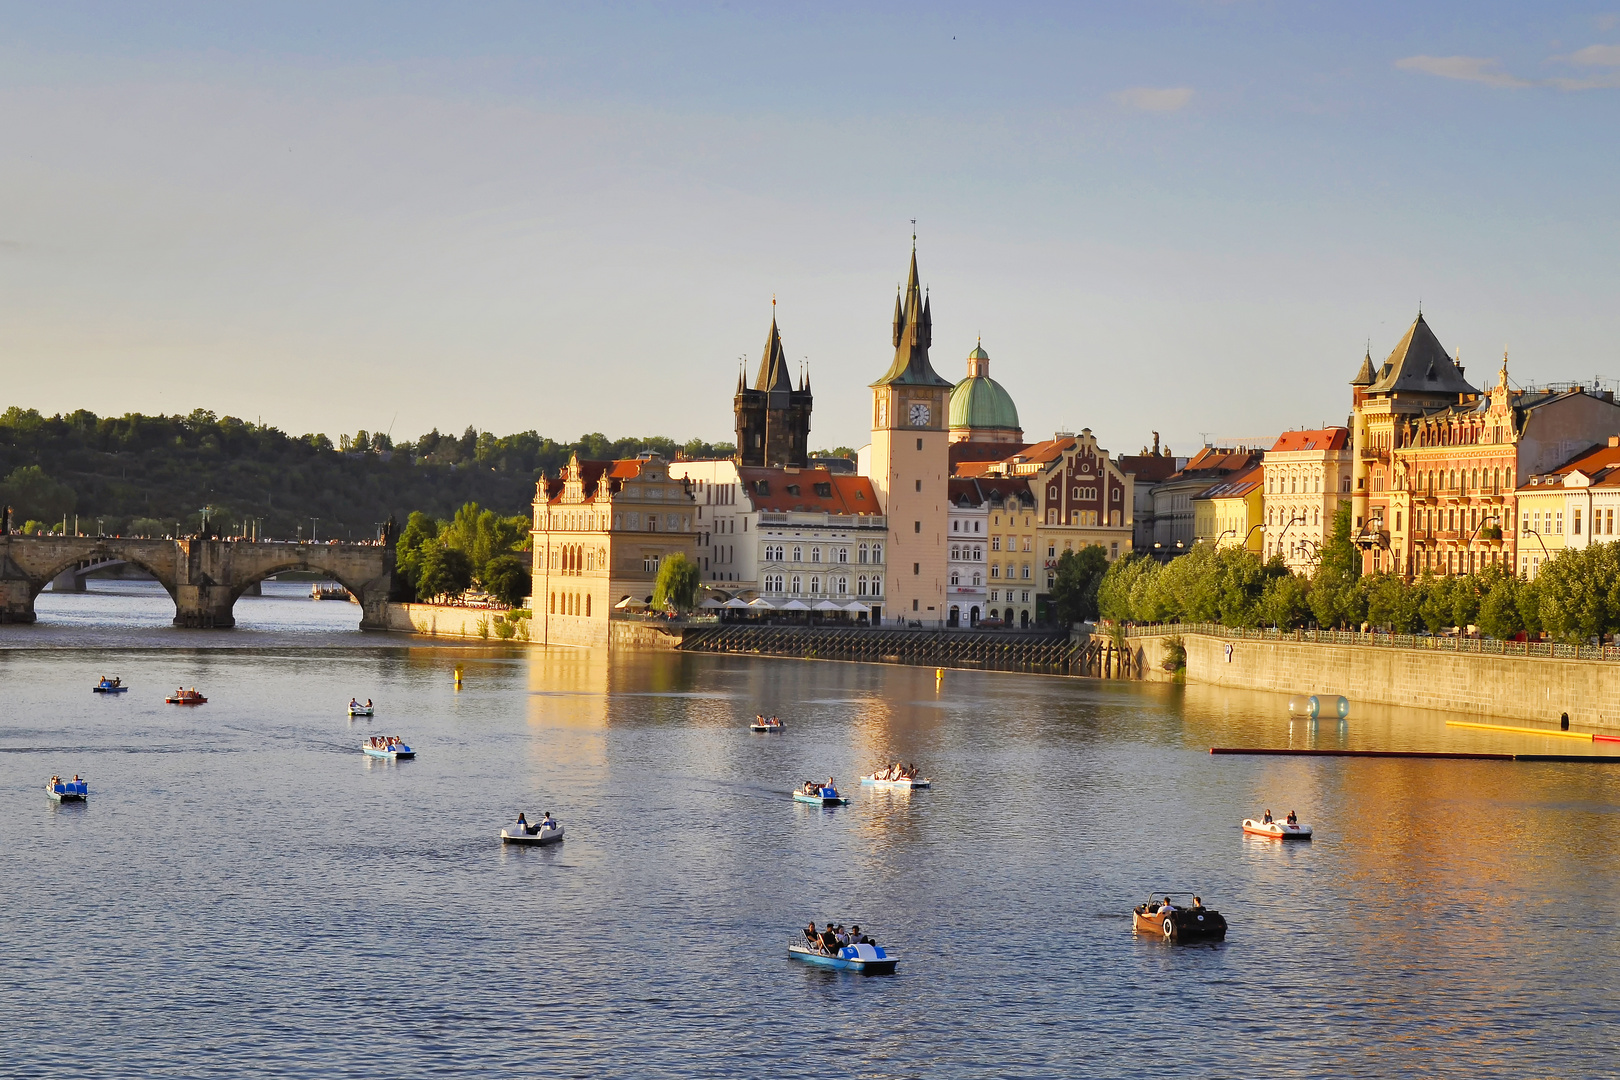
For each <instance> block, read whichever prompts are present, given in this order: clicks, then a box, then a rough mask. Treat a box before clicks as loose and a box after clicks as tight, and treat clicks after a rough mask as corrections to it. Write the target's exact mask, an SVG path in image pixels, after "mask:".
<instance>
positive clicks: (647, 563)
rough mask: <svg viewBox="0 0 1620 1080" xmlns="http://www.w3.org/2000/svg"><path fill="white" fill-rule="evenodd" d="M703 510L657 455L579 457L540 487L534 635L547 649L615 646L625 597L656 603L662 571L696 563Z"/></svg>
mask: <svg viewBox="0 0 1620 1080" xmlns="http://www.w3.org/2000/svg"><path fill="white" fill-rule="evenodd" d="M695 519H696V505H695V503H694V502H693V499H692V494H691V492H690V490H689V489H688V487H687V485H686V483H685V482H684V481H682V480H681V479H679V478H677V477H672V476H670V475H669V462H667V461H665V460H664V459H663V458H661V457H659V456H657V455H656V454H646V455H643V456H641V457H639V458H633V459H629V460H620V461H581V460H580V459H579V457H578V455H575V456H574V457H572V458H570V459H569V461H568V465H567V467H566V468H565V469H564V470H563V472H562V474H561V475H559V476H557V477H554V478H549V479H548V478H545V477H542V478H541V480H540V481H539V483H537V484H536V486H535V499H534V527H533V530H532V537H533V543H534V550H533V558H532V564H531V565H532V572H533V575H534V592H533V595H532V596H531V597H530V599H529V608H530V610H531V611H533V612H534V616H533V620H532V624H531V625H532V626H533V627H534V629H533V630H531V633H532V634H533V635H534V637H535V638H536V639H538V640H539V641H540V642H542V643H549V642H551V641H554V640H560V641H566V642H568V643H570V644H603V645H605V644H607V640H608V625H607V623H608V617H609V613H610V612H611V611H612V609H613V607H614V605H615V604H617V603H619V602H620V601H623V600H630V601H640V602H641V603H647V604H650V603H651V602H652V594H653V586H654V584H655V583H656V582H657V580H658V568H659V565H660V564H661V563H662V562H663V560H664V559H666V558H668V557H669V556H671V555H674V554H677V553H678V554H682V555H686V556H687V557H688V558H696V557H697V555H698V552H697V533H696V531H695V530H694V528H693V525H694V522H695Z"/></svg>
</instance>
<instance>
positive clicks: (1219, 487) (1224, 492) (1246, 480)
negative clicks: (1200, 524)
mask: <svg viewBox="0 0 1620 1080" xmlns="http://www.w3.org/2000/svg"><path fill="white" fill-rule="evenodd" d="M1264 481H1265V469H1264V468H1263V467H1262V466H1259V465H1255V466H1252V467H1251V468H1247V469H1244V470H1243V471H1242V472H1240V473H1236V474H1234V475H1232V476H1228V477H1226V478H1225V479H1223V480H1222V481H1221V482H1220V483H1218V484H1215V485H1214V486H1212V487H1208V488H1205V489H1204V490H1203V491H1201V492H1200V493H1198V494H1197V495H1195V496H1193V498H1195V499H1236V498H1240V497H1243V496H1247V495H1251V494H1253V493H1254V491H1255V489H1256V488H1258V487H1259V486H1260V485H1261V483H1263V482H1264Z"/></svg>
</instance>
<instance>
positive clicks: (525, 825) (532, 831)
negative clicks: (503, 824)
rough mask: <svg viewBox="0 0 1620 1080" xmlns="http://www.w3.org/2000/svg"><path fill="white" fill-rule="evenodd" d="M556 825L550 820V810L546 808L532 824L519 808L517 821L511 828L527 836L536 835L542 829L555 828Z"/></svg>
mask: <svg viewBox="0 0 1620 1080" xmlns="http://www.w3.org/2000/svg"><path fill="white" fill-rule="evenodd" d="M556 827H557V823H556V822H555V821H553V820H551V811H550V810H547V811H546V812H545V813H544V814H542V815H541V817H540V820H539V821H536V822H534V823H533V824H530V822H529V819H528V818H526V817H524V816H523V812H522V811H521V810H520V811H518V819H517V823H516V824H515V825H513V826H512V829H513V831H515V832H521V833H524V834H525V835H527V836H536V835H538V834H539V833H540V830H542V829H555V828H556Z"/></svg>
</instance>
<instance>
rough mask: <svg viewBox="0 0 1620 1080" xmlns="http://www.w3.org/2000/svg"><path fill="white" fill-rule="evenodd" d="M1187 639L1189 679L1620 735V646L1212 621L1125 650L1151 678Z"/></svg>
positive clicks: (1129, 636) (1129, 639) (1153, 634)
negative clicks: (1243, 626) (1242, 626)
mask: <svg viewBox="0 0 1620 1080" xmlns="http://www.w3.org/2000/svg"><path fill="white" fill-rule="evenodd" d="M1173 639H1179V640H1180V642H1181V645H1182V647H1183V648H1184V649H1185V650H1186V669H1185V675H1184V677H1185V679H1186V680H1187V681H1188V682H1200V683H1208V684H1211V685H1214V686H1227V687H1233V688H1235V689H1244V690H1264V691H1270V692H1273V693H1279V694H1341V695H1343V696H1344V697H1347V698H1349V699H1350V701H1351V702H1352V708H1353V707H1354V705H1353V703H1354V702H1357V701H1364V702H1373V703H1377V704H1381V705H1394V706H1405V707H1409V708H1421V709H1438V710H1443V711H1446V712H1454V713H1463V714H1471V715H1476V716H1491V717H1506V718H1513V719H1518V720H1530V721H1535V722H1538V723H1543V724H1550V725H1555V726H1556V725H1557V724H1559V723H1560V721H1561V719H1562V718H1563V717H1564V716H1565V715H1566V714H1567V716H1568V718H1569V721H1570V723H1571V724H1572V725H1574V726H1576V727H1585V728H1590V729H1595V730H1601V731H1616V730H1620V648H1616V647H1615V646H1612V645H1611V646H1588V645H1581V646H1577V645H1557V644H1550V643H1541V642H1512V641H1486V640H1481V639H1478V638H1455V637H1452V638H1445V637H1426V636H1418V635H1408V634H1375V633H1368V634H1362V633H1349V632H1338V631H1313V630H1299V631H1280V632H1279V631H1275V630H1270V631H1267V630H1239V629H1233V628H1230V627H1223V626H1216V625H1210V624H1184V625H1178V626H1151V627H1131V628H1129V629H1128V630H1127V631H1126V643H1127V644H1128V645H1129V646H1130V648H1131V651H1132V652H1133V654H1134V658H1135V661H1136V664H1137V669H1138V670H1139V671H1141V673H1142V677H1143V678H1146V679H1150V680H1158V681H1169V680H1172V679H1175V678H1177V676H1176V675H1175V674H1172V673H1171V672H1169V671H1166V670H1165V667H1164V661H1165V658H1166V656H1167V655H1168V653H1169V652H1170V650H1171V648H1172V641H1173Z"/></svg>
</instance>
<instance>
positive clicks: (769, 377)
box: [732, 298, 812, 468]
mask: <svg viewBox="0 0 1620 1080" xmlns="http://www.w3.org/2000/svg"><path fill="white" fill-rule="evenodd" d="M811 403H812V402H811V396H810V376H809V375H805V376H804V377H803V379H802V381H801V383H800V386H799V388H798V389H797V390H795V389H794V388H793V377H792V375H790V374H789V373H788V366H787V356H786V355H785V354H784V353H783V352H782V335H781V332H780V331H778V330H777V328H776V300H775V299H774V298H773V299H772V300H771V332H770V335H769V336H768V337H767V338H766V339H765V353H764V355H763V356H762V357H760V361H759V375H758V377H757V378H755V380H754V387H753V389H752V390H750V389H749V388H748V386H747V384H746V383H744V382H743V376H742V373H741V372H739V373H738V374H737V396H736V397H735V398H734V399H733V401H732V409H733V411H734V412H735V413H736V415H737V463H738V464H739V465H794V466H798V467H800V468H803V467H805V466H807V465H808V464H809V463H810V408H811Z"/></svg>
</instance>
